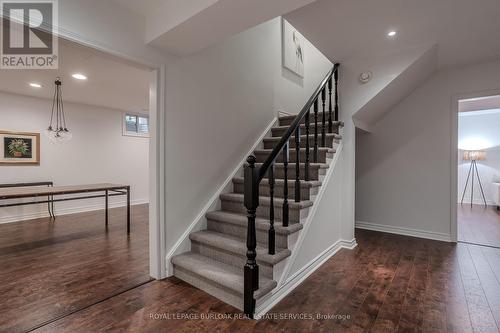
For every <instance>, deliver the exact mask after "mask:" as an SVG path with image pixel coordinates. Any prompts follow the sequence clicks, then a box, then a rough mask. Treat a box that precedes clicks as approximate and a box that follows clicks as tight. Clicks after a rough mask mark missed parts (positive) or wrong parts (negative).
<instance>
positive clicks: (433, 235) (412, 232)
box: [356, 221, 452, 242]
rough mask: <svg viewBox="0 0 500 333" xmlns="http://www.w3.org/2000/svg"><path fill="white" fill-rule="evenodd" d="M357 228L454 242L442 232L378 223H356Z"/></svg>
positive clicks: (448, 235)
mask: <svg viewBox="0 0 500 333" xmlns="http://www.w3.org/2000/svg"><path fill="white" fill-rule="evenodd" d="M356 228H358V229H366V230H372V231H380V232H387V233H390V234H397V235H403V236H411V237H417V238H426V239H433V240H438V241H443V242H451V241H452V239H451V235H450V234H444V233H440V232H434V231H427V230H417V229H411V228H404V227H394V226H390V225H383V224H376V223H369V222H362V221H356Z"/></svg>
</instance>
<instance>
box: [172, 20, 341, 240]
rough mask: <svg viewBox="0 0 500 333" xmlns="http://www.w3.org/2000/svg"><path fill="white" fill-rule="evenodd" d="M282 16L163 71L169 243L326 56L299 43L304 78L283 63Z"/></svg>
mask: <svg viewBox="0 0 500 333" xmlns="http://www.w3.org/2000/svg"><path fill="white" fill-rule="evenodd" d="M280 24H281V22H280V19H273V20H271V21H268V22H266V23H263V24H261V25H259V26H257V27H254V28H252V29H249V30H248V31H245V32H243V33H240V34H238V35H236V36H234V37H232V38H230V39H229V40H227V41H225V42H223V43H220V44H218V45H216V46H213V47H210V48H208V49H206V50H204V51H203V52H201V53H199V54H197V55H193V56H189V57H185V58H182V59H178V60H177V61H176V62H175V63H173V64H172V65H171V66H169V69H168V73H167V78H168V86H167V120H166V122H167V131H166V146H167V148H166V149H167V161H166V168H167V207H166V212H167V213H166V214H167V250H170V249H171V247H172V246H173V245H174V244H175V242H176V241H177V240H178V239H179V238H180V237H181V235H182V234H183V233H184V231H185V230H186V229H187V228H188V226H189V225H190V224H191V223H192V222H193V220H194V219H195V217H196V216H197V215H198V214H199V213H200V211H201V210H202V208H203V206H204V205H205V204H206V203H207V202H208V200H209V198H210V197H211V196H212V195H213V194H214V193H215V192H216V190H217V188H218V187H220V186H221V185H222V183H223V182H224V180H225V179H226V178H227V177H228V176H229V175H230V173H231V172H232V171H233V170H234V169H235V168H236V167H237V166H238V165H239V164H240V163H241V161H242V160H243V158H245V157H246V156H244V155H245V154H246V152H247V151H248V150H249V149H250V148H251V147H252V145H253V144H254V143H255V141H256V140H257V139H258V137H259V135H260V134H261V133H262V131H263V130H264V129H265V128H266V126H267V125H268V124H269V122H270V121H271V120H272V119H273V117H275V116H276V114H277V111H278V109H282V108H284V109H286V110H287V111H288V112H292V113H295V112H298V111H300V109H301V108H302V106H303V105H304V104H305V103H306V102H307V99H308V98H309V96H310V94H311V93H312V92H313V91H314V90H315V88H316V87H317V85H318V84H319V82H320V80H321V78H322V77H323V76H324V75H326V73H327V72H328V70H329V69H330V68H331V66H332V64H331V63H330V62H329V61H328V60H327V59H326V58H325V57H323V56H322V55H321V54H320V53H319V52H318V51H317V50H315V49H314V48H313V47H312V46H311V45H309V44H307V45H306V47H305V57H306V62H305V75H306V76H305V78H304V79H303V80H299V79H296V78H293V79H292V77H291V76H290V75H289V74H288V73H286V72H282V67H281V36H280Z"/></svg>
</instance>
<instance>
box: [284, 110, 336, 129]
mask: <svg viewBox="0 0 500 333" xmlns="http://www.w3.org/2000/svg"><path fill="white" fill-rule="evenodd" d="M326 112H328V111H326ZM321 113H322V111H318V124H319V123H320V122H321V121H322V120H321V121H320V118H321V117H322V115H321ZM320 115H321V117H320ZM296 117H297V115H287V116H280V117H279V118H278V119H279V121H280V123H281V122H285V121H288V122H290V124H291V123H292V122H293V121H294V120H295V118H296ZM332 120H333V119H332ZM309 122H310V123H314V113H312V112H311V113H310V116H309ZM304 123H305V117H304V118H303V119H302V121H301V124H304ZM326 123H327V124H328V120H327V122H326ZM332 124H333V125H334V126H337V125H340V126H342V127H343V126H344V122H343V121H332ZM286 126H287V127H290V125H286Z"/></svg>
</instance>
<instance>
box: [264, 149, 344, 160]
mask: <svg viewBox="0 0 500 333" xmlns="http://www.w3.org/2000/svg"><path fill="white" fill-rule="evenodd" d="M299 151H300V152H302V153H303V152H305V151H306V148H300V149H299ZM313 151H314V148H313V147H311V148H309V152H310V153H311V156H312V155H313ZM318 151H326V152H327V153H332V154H334V153H336V152H337V148H331V147H318ZM272 152H273V149H256V150H254V154H267V155H270V154H271V153H272ZM295 152H296V150H295V148H290V155H292V154H295ZM290 163H295V162H290Z"/></svg>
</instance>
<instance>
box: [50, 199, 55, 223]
mask: <svg viewBox="0 0 500 333" xmlns="http://www.w3.org/2000/svg"><path fill="white" fill-rule="evenodd" d="M50 208H51V210H52V218H53V219H54V220H55V219H56V213H55V212H54V196H53V195H51V196H50Z"/></svg>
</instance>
